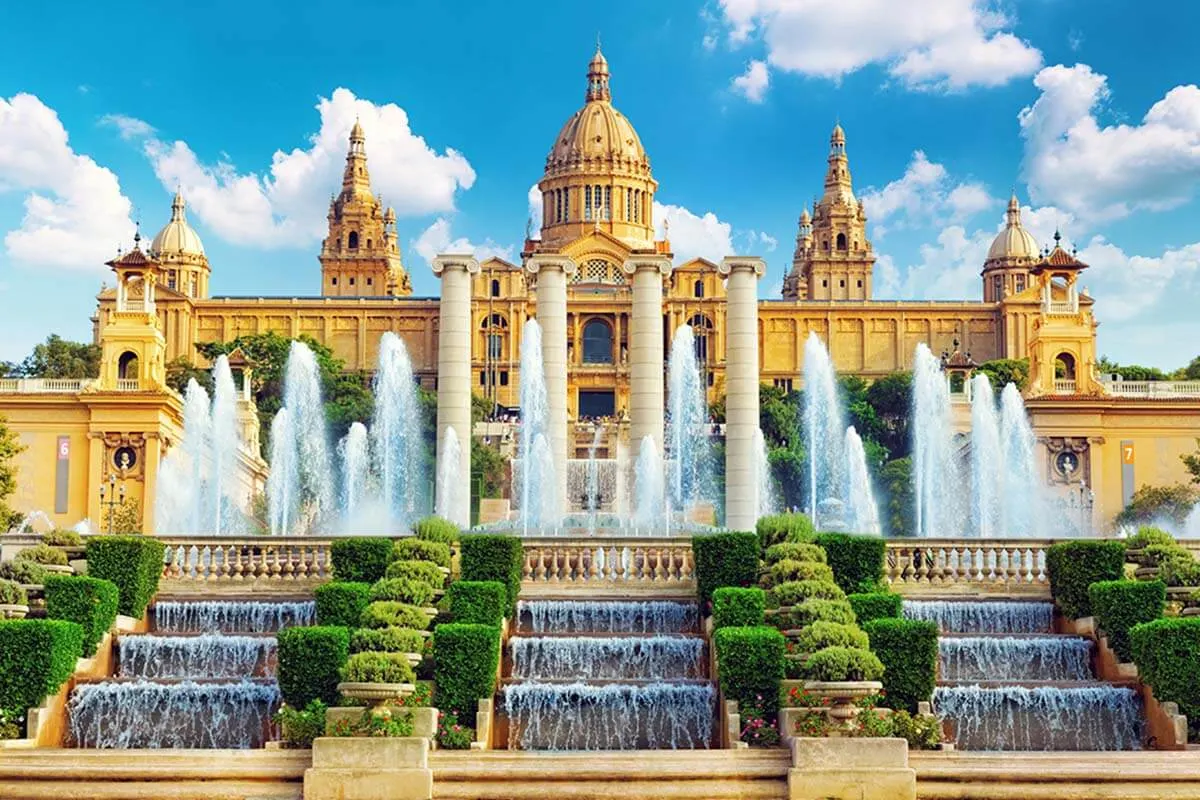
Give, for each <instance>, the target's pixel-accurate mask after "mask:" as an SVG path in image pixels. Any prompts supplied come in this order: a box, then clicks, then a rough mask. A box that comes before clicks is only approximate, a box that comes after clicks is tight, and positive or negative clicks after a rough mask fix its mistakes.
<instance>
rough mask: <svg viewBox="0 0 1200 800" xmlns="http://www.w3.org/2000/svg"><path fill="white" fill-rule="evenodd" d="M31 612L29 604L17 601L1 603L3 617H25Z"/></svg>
mask: <svg viewBox="0 0 1200 800" xmlns="http://www.w3.org/2000/svg"><path fill="white" fill-rule="evenodd" d="M28 613H29V606H26V605H19V604H17V603H0V618H3V619H24V618H25V615H26V614H28Z"/></svg>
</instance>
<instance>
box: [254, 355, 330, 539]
mask: <svg viewBox="0 0 1200 800" xmlns="http://www.w3.org/2000/svg"><path fill="white" fill-rule="evenodd" d="M284 410H286V411H287V420H286V424H284V425H281V426H280V429H279V430H278V431H277V430H276V425H275V423H272V426H271V439H272V442H271V476H270V477H271V478H274V477H275V470H276V467H277V466H278V467H281V469H280V472H282V473H283V475H282V477H281V478H280V479H278V480H276V481H274V486H272V482H271V481H270V480H268V485H267V488H268V504H269V506H270V508H271V522H272V525H271V532H272V533H277V534H285V533H286V534H294V533H302V532H312V531H313V530H314V528H317V527H319V526H320V524H321V523H322V522H323V521H324V520H323V517H325V516H327V515H328V514H329V512H330V511H331V509H332V508H333V477H332V475H333V470H331V469H330V468H329V463H330V462H329V446H328V444H327V442H326V434H325V405H324V402H323V401H322V399H321V372H320V368H319V366H318V365H317V359H316V356H314V355H313V352H312V350H309V349H308V346H307V345H305V344H304V343H303V342H298V341H293V342H292V345H291V349H290V350H289V351H288V361H287V368H286V371H285V374H284V381H283V409H280V414H282V412H283V411H284ZM278 416H279V415H277V417H276V422H278ZM277 435H278V438H276V436H277ZM272 489H274V494H272V492H271V490H272Z"/></svg>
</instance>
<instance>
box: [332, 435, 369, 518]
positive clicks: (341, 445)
mask: <svg viewBox="0 0 1200 800" xmlns="http://www.w3.org/2000/svg"><path fill="white" fill-rule="evenodd" d="M367 447H368V445H367V429H366V426H364V425H363V424H362V423H361V422H355V423H352V424H351V425H350V430H349V431H347V433H346V435H345V436H344V437H342V440H341V441H340V442H338V448H337V449H338V458H339V460H340V461H341V464H342V518H343V519H344V520H347V521H350V520H353V519H354V518H355V515H356V513H357V512H358V510H359V508H360V506H361V505H362V502H363V495H364V493H365V491H366V488H367V474H368V467H369V466H370V465H369V463H368V458H369V455H368V452H367Z"/></svg>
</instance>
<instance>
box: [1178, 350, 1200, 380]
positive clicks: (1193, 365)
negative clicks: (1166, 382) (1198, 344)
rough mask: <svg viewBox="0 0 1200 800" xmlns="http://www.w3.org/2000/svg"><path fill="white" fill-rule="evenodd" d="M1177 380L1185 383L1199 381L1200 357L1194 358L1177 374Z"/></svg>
mask: <svg viewBox="0 0 1200 800" xmlns="http://www.w3.org/2000/svg"><path fill="white" fill-rule="evenodd" d="M1179 379H1180V380H1185V381H1200V356H1196V357H1195V358H1193V359H1192V360H1191V361H1189V362H1188V365H1187V366H1186V367H1184V368H1183V369H1182V370H1180V372H1179Z"/></svg>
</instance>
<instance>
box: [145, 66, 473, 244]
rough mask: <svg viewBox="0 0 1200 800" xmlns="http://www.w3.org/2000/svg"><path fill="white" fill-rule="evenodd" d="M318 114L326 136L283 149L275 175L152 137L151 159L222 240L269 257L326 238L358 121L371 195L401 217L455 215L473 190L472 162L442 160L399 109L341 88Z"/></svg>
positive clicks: (447, 152) (449, 153) (451, 156)
mask: <svg viewBox="0 0 1200 800" xmlns="http://www.w3.org/2000/svg"><path fill="white" fill-rule="evenodd" d="M316 108H317V111H318V112H319V114H320V117H321V127H320V130H318V131H317V132H316V133H314V134H313V135H312V136H310V137H309V146H308V148H307V149H301V148H295V149H293V150H292V151H291V152H284V151H282V150H277V151H276V152H275V154H274V156H273V157H272V159H271V166H270V168H269V174H268V173H263V174H261V175H260V174H259V173H256V172H244V173H243V172H239V171H238V169H237V167H236V166H235V165H234V164H232V163H231V162H230V161H229V160H228V158H225V157H222V158H221V159H220V160H219V161H217V162H216V163H212V164H208V163H204V162H203V161H202V160H201V159H200V157H199V156H197V154H196V153H195V152H194V151H193V150H192V149H191V148H190V147H189V146H188V145H187V143H186V142H183V141H176V142H173V143H168V142H165V141H162V140H159V139H157V138H154V137H151V138H148V139H147V140H146V142H145V150H146V154H147V155H148V156H149V158H150V160H151V162H152V163H153V165H154V171H155V174H156V175H157V176H158V178H159V180H160V181H161V182H162V184H163V185H164V186H165V187H167V188H168V189H169V190H171V191H174V189H175V187H176V186H177V185H179V186H181V187H182V189H183V192H184V195H185V196H186V198H187V200H188V208H189V210H190V211H194V213H195V214H196V216H197V217H199V218H200V220H201V221H203V222H204V224H205V225H207V226H208V227H210V228H211V229H212V230H213V231H214V232H215V233H216V234H217V235H218V236H220V237H221V238H223V239H225V240H227V241H230V242H233V243H235V244H243V245H251V246H255V247H263V248H274V247H308V246H310V245H311V244H312V243H314V242H316V241H318V240H319V239H320V238H321V237H322V236H323V235H324V233H325V230H326V227H327V223H326V219H325V217H326V214H327V212H328V208H329V195H330V193H331V192H334V191H336V190H337V189H338V187H339V186H340V185H341V177H342V171H343V168H344V165H345V157H346V150H347V147H348V141H347V140H348V137H349V133H350V128H351V127H352V126H353V125H354V120H355V118H356V117H357V118H358V119H360V121H361V122H362V126H363V130H364V132H365V134H366V139H367V166H368V168H369V170H370V173H371V186H372V189H374V191H375V192H377V193H378V194H381V195H383V198H384V202H385V203H386V204H388V205H391V206H393V207H394V208H395V209H396V213H397V214H398V215H400V216H420V215H423V214H431V213H437V212H447V211H453V210H454V197H455V193H456V192H458V191H459V190H464V189H469V188H470V187H471V186H472V185H473V184H474V183H475V171H474V169H472V168H471V165H470V163H468V161H467V159H466V157H464V156H463V155H462V154H461V153H459V152H458V151H456V150H454V149H452V148H446V149H444V150H443V151H442V152H440V153H439V152H438V151H437V150H436V149H434V148H433V147H431V146H430V145H429V144H428V143H426V141H425V139H424V138H422V137H421V136H419V135H418V134H416V133H415V132H414V131H413V130H412V129H411V128H410V126H409V119H408V114H407V113H406V112H405V111H404V109H403V108H400V107H399V106H397V105H395V104H394V103H387V104H384V105H376V104H374V103H372V102H370V101H368V100H363V99H360V98H358V97H355V95H354V93H353V92H351V91H350V90H348V89H341V88H339V89H336V90H334V92H333V94H332V96H331V97H328V98H324V97H323V98H321V99H320V100H319V102H318V103H317V106H316Z"/></svg>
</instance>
